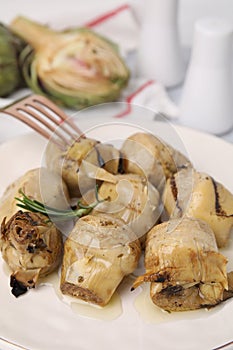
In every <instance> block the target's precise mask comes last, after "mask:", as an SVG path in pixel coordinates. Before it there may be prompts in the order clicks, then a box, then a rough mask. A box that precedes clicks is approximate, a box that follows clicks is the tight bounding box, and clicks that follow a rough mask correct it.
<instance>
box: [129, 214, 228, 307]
mask: <svg viewBox="0 0 233 350" xmlns="http://www.w3.org/2000/svg"><path fill="white" fill-rule="evenodd" d="M226 264H227V259H226V258H225V257H224V256H223V255H222V254H220V253H219V252H218V248H217V245H216V241H215V237H214V234H213V232H212V230H211V228H210V227H209V226H208V225H207V224H206V223H205V222H204V221H201V220H197V219H192V218H182V219H174V220H170V221H168V222H165V223H163V224H160V225H157V226H155V227H154V228H153V229H152V230H151V231H150V232H149V233H148V235H147V241H146V250H145V267H146V273H145V275H142V276H139V277H138V278H137V279H136V281H135V283H134V287H137V286H138V285H140V284H141V283H142V282H151V288H150V296H151V299H152V301H153V303H154V304H155V305H157V306H159V307H160V308H162V309H164V310H166V311H185V310H194V309H199V308H202V307H211V306H214V305H216V304H218V303H220V302H222V301H223V300H225V299H226V298H229V297H232V291H231V294H229V295H225V291H227V290H228V278H227V273H226Z"/></svg>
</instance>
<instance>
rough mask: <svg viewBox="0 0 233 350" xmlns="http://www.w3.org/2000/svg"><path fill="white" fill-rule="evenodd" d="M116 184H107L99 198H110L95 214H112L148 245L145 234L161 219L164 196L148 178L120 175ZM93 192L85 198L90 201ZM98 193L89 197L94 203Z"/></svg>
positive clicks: (99, 205) (103, 184)
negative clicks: (161, 202)
mask: <svg viewBox="0 0 233 350" xmlns="http://www.w3.org/2000/svg"><path fill="white" fill-rule="evenodd" d="M115 179H116V182H115V183H113V182H109V181H107V180H106V181H104V182H103V183H102V184H101V186H100V188H99V197H100V198H102V199H108V200H105V201H103V202H102V203H100V204H98V205H97V206H96V207H95V209H94V210H93V212H92V214H95V213H109V214H111V215H113V216H114V217H117V218H120V219H122V220H123V221H124V222H125V223H126V224H128V226H129V227H130V228H131V229H132V231H133V232H134V233H135V234H136V236H137V238H139V239H140V240H141V242H142V243H143V242H144V238H145V234H146V233H147V232H148V231H149V230H150V229H151V228H152V227H153V226H154V225H155V224H156V222H157V221H158V219H159V216H160V196H159V193H158V191H157V190H156V188H155V187H154V186H152V185H151V183H149V182H148V181H147V180H146V179H145V178H144V177H141V176H139V175H135V174H119V175H116V176H115ZM89 195H90V193H88V194H87V196H85V199H86V198H88V196H89ZM93 198H94V194H92V196H91V197H90V198H88V203H91V202H92V201H93Z"/></svg>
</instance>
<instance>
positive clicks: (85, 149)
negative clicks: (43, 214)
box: [46, 138, 120, 197]
mask: <svg viewBox="0 0 233 350" xmlns="http://www.w3.org/2000/svg"><path fill="white" fill-rule="evenodd" d="M119 159H120V152H119V151H118V150H117V149H116V148H114V147H113V146H112V145H108V144H102V143H99V142H98V141H96V140H93V139H90V138H80V139H78V140H75V141H74V142H73V143H72V145H71V146H69V147H68V148H67V149H66V150H65V151H61V150H60V149H59V148H58V147H57V146H56V145H55V144H54V143H52V142H50V143H49V144H48V147H47V150H46V163H47V166H48V168H49V169H50V170H52V171H55V172H56V173H58V174H61V176H62V178H63V180H64V181H65V183H66V184H67V186H68V189H69V193H70V196H71V197H80V196H81V195H83V194H84V193H85V192H86V191H87V190H89V189H90V188H94V187H95V183H96V179H97V177H100V175H101V174H99V176H97V175H92V174H90V173H91V171H92V169H93V168H92V167H91V168H90V169H89V168H88V164H92V165H95V166H96V167H99V168H101V169H104V170H106V171H108V172H110V173H113V174H116V173H117V171H118V165H119ZM84 161H85V162H84ZM96 170H98V169H96V168H95V171H96ZM102 173H104V174H105V176H107V174H106V172H104V171H103V172H102Z"/></svg>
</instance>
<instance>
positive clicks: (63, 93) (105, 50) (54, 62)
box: [11, 17, 129, 109]
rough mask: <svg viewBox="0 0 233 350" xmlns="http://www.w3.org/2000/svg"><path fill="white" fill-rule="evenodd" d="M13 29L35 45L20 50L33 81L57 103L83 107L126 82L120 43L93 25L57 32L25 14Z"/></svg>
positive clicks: (115, 93)
mask: <svg viewBox="0 0 233 350" xmlns="http://www.w3.org/2000/svg"><path fill="white" fill-rule="evenodd" d="M11 29H12V31H14V32H15V33H16V34H17V35H19V36H20V37H22V38H23V39H24V40H25V41H26V42H28V43H29V45H30V46H29V47H27V48H26V49H25V50H24V51H23V52H22V54H21V65H22V69H23V74H24V78H25V81H26V82H27V84H28V86H29V87H30V88H31V89H32V90H33V91H35V92H36V93H39V94H42V95H45V96H47V97H48V98H50V99H51V100H54V101H55V102H56V103H58V104H61V105H64V106H67V107H71V108H77V109H80V108H84V107H88V106H91V105H96V104H99V103H104V102H108V101H114V100H116V99H117V98H118V97H119V95H120V93H121V90H122V89H123V88H124V87H125V86H126V85H127V82H128V79H129V71H128V69H127V67H126V65H125V63H124V62H123V60H122V59H121V57H120V56H119V54H118V52H117V49H116V46H115V45H114V44H112V43H110V41H109V40H107V39H105V38H103V37H101V36H99V35H97V34H96V33H94V32H93V31H91V30H88V29H85V28H77V29H70V30H66V31H63V32H55V31H53V30H52V29H49V28H48V27H46V26H43V25H40V24H38V23H36V22H33V21H31V20H29V19H27V18H25V17H17V18H15V19H14V20H13V22H12V23H11Z"/></svg>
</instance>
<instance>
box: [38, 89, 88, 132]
mask: <svg viewBox="0 0 233 350" xmlns="http://www.w3.org/2000/svg"><path fill="white" fill-rule="evenodd" d="M32 98H33V101H34V102H36V103H38V102H39V104H42V105H43V106H44V107H46V108H49V109H50V110H51V111H52V112H53V113H55V114H56V115H58V116H59V117H60V121H61V122H60V124H62V122H63V121H65V122H66V123H67V124H69V125H70V126H71V128H72V129H73V130H74V131H76V133H77V134H78V135H80V136H81V135H83V132H82V131H81V130H80V129H79V127H78V126H77V125H76V124H75V123H74V122H73V121H72V120H71V119H70V118H68V117H67V115H66V114H65V112H63V111H62V110H61V109H60V108H58V107H57V106H56V105H55V104H54V103H53V102H51V101H50V100H48V99H47V98H45V97H44V96H40V95H32ZM70 136H72V135H71V134H70Z"/></svg>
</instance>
